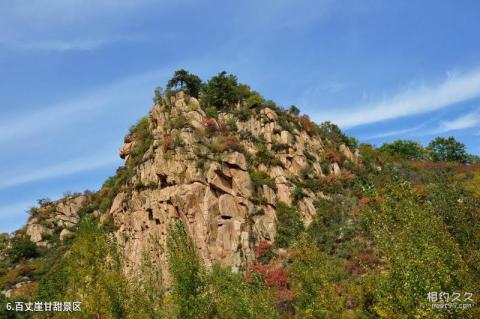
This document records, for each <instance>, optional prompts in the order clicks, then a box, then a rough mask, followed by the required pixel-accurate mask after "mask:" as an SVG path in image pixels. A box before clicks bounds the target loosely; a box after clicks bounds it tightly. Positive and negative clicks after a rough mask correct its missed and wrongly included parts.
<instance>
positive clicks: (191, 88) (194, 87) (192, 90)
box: [167, 69, 202, 98]
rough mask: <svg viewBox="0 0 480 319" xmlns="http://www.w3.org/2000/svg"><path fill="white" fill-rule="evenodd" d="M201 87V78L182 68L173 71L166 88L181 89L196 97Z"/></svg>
mask: <svg viewBox="0 0 480 319" xmlns="http://www.w3.org/2000/svg"><path fill="white" fill-rule="evenodd" d="M201 87H202V80H201V79H200V78H199V77H198V76H196V75H195V74H191V73H189V72H188V71H186V70H184V69H181V70H177V71H175V73H174V74H173V77H172V78H171V79H170V80H169V81H168V83H167V90H182V91H185V93H187V94H188V95H190V96H193V97H196V98H198V95H199V93H200V89H201Z"/></svg>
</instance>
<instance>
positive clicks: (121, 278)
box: [0, 70, 480, 319]
mask: <svg viewBox="0 0 480 319" xmlns="http://www.w3.org/2000/svg"><path fill="white" fill-rule="evenodd" d="M178 90H182V91H184V92H186V93H187V94H189V95H190V96H193V97H198V98H199V99H200V101H201V102H202V107H203V108H204V111H205V113H206V114H207V116H208V119H207V121H206V123H205V125H206V126H207V130H206V133H205V136H202V138H203V140H201V142H199V143H198V149H197V152H198V154H196V155H197V156H198V158H199V160H198V163H197V166H198V167H199V168H201V167H202V165H203V161H206V160H207V159H216V156H217V155H219V154H220V155H221V154H222V153H223V152H230V151H233V150H236V151H240V152H244V153H245V154H246V157H247V161H248V165H249V174H250V177H251V181H252V189H253V196H252V198H251V200H252V201H253V202H254V203H255V204H258V205H263V204H265V201H266V199H265V198H262V189H263V188H264V187H269V188H271V189H275V181H274V180H273V179H272V178H271V177H270V176H269V175H268V174H267V173H266V171H265V170H260V169H258V168H257V167H258V166H260V165H262V166H263V167H267V168H268V167H272V166H281V165H283V164H282V163H281V162H280V161H279V160H278V159H277V157H275V155H274V154H275V152H280V151H283V150H284V147H285V146H284V145H282V144H280V143H277V144H275V143H273V144H272V147H271V149H268V148H267V147H266V142H265V140H263V139H261V138H256V137H253V136H251V135H248V134H246V133H244V134H243V135H240V134H239V133H238V132H237V130H236V129H235V125H236V124H235V122H236V121H246V120H248V118H249V117H250V116H253V114H254V113H255V112H256V111H258V110H259V109H262V108H265V107H269V108H270V109H273V110H275V111H276V112H277V114H278V122H279V124H280V125H281V126H282V129H284V130H287V131H293V130H295V129H298V130H305V131H306V132H307V133H308V134H309V135H311V136H315V137H320V138H321V139H322V140H323V141H324V142H325V153H326V154H325V159H324V160H323V161H322V162H320V163H315V161H316V159H315V157H314V156H312V154H309V153H308V152H306V153H304V155H305V158H306V161H307V164H306V166H305V167H304V168H303V170H302V172H301V174H300V176H299V177H298V178H296V179H292V181H291V182H292V183H293V184H294V185H295V187H294V189H293V191H292V193H291V199H292V205H287V204H285V203H283V202H277V203H275V206H276V212H277V224H276V229H277V237H276V239H275V242H274V243H273V244H272V243H270V242H267V241H259V242H257V241H254V242H253V243H254V249H255V257H256V260H255V261H254V262H252V263H251V264H249V265H248V266H247V269H244V272H242V273H233V272H232V271H231V270H230V269H227V268H224V267H221V266H219V265H215V266H213V268H212V269H210V270H207V269H206V268H205V267H204V265H202V264H201V262H200V259H199V257H198V256H197V253H196V249H195V247H194V245H193V241H192V239H191V238H190V237H189V235H188V232H187V231H186V229H185V228H184V226H183V224H182V223H177V224H175V225H173V226H172V227H171V228H170V230H169V233H168V242H167V246H168V263H169V273H170V275H171V277H172V278H171V279H172V283H171V284H172V285H171V288H170V289H165V288H163V285H162V282H163V280H164V279H163V278H164V274H162V273H161V271H160V270H159V269H158V267H155V266H154V263H153V258H154V256H151V255H150V253H147V252H146V253H145V256H144V263H143V265H142V272H141V274H138V275H137V276H135V278H134V280H131V278H129V276H128V275H126V274H125V273H124V272H123V271H122V269H123V262H124V261H123V259H122V257H121V256H120V254H119V252H118V251H117V246H116V242H115V238H114V236H113V235H112V227H113V226H112V225H111V224H110V223H108V222H104V223H99V222H98V220H96V219H95V218H94V217H93V216H92V214H91V213H92V212H93V211H95V210H100V211H106V210H108V209H109V207H110V206H111V204H112V201H113V198H114V197H115V195H116V194H118V192H119V191H121V190H130V191H131V190H132V189H133V188H144V187H150V186H149V185H138V184H137V185H131V184H129V183H130V179H131V177H132V176H133V175H134V173H135V168H136V166H138V165H139V164H141V163H142V162H143V161H144V160H145V159H146V158H148V156H150V155H151V154H150V153H151V152H149V150H150V148H151V146H152V143H153V137H152V135H151V132H150V129H149V127H150V122H149V119H148V118H143V119H141V120H140V121H139V122H138V124H137V125H135V126H133V127H132V129H131V130H130V132H129V134H128V135H127V137H126V140H129V141H133V140H134V141H136V143H135V147H134V148H133V150H132V152H131V154H130V156H129V158H128V160H127V161H126V165H125V166H123V167H121V168H119V169H118V171H117V173H116V175H115V176H113V177H111V178H110V179H108V180H107V181H106V182H105V183H104V185H103V187H102V188H101V190H100V191H98V192H96V193H95V194H91V198H90V200H89V203H88V204H87V205H86V206H85V207H84V208H83V209H82V212H81V216H82V222H81V223H80V225H79V226H78V228H77V229H76V230H75V236H74V238H72V239H71V240H70V241H67V242H65V243H60V242H59V241H58V239H57V237H56V235H55V236H52V238H51V244H52V247H54V248H55V249H46V248H44V247H40V248H39V247H36V246H35V245H34V244H33V243H31V242H30V241H29V240H27V239H25V237H23V236H22V234H21V233H19V234H17V235H18V236H17V237H15V238H14V239H9V238H8V236H0V287H1V288H4V287H7V286H12V285H14V284H15V283H17V282H18V280H19V279H20V278H21V277H23V276H29V277H30V278H31V279H33V280H34V281H35V283H34V284H32V285H30V286H26V287H25V289H24V290H25V291H24V294H23V295H22V296H18V297H15V298H14V300H19V299H18V298H25V300H77V299H79V298H81V300H82V302H83V303H82V309H83V310H84V311H83V312H82V313H79V314H76V315H77V316H78V317H79V318H92V317H93V318H171V319H174V318H182V319H183V318H187V319H190V318H191V319H197V318H198V319H203V318H206V319H208V318H212V319H213V318H215V319H216V318H228V319H230V318H231V319H234V318H252V319H253V318H299V319H300V318H301V319H304V318H312V319H313V318H339V319H343V318H347V319H348V318H385V319H391V318H393V319H395V318H434V319H435V318H439V319H440V318H472V319H473V318H480V310H479V307H478V305H477V304H476V303H477V302H478V293H479V292H480V191H479V190H480V165H479V164H478V158H477V157H476V156H472V155H468V154H467V152H466V149H465V146H464V145H463V144H462V143H460V142H458V141H456V140H455V139H454V138H453V137H449V138H441V137H439V138H437V139H435V140H434V141H432V142H431V143H430V144H429V145H428V146H427V147H424V146H422V145H421V144H420V143H418V142H415V141H406V140H398V141H394V142H392V143H385V144H383V145H382V146H381V147H378V148H375V147H374V146H372V145H368V144H361V145H358V141H357V140H355V139H354V138H351V137H349V136H347V135H345V134H344V133H343V132H342V131H341V130H340V129H339V128H338V126H336V125H335V124H332V123H330V122H325V123H322V124H320V125H317V124H315V123H313V122H312V121H310V120H309V118H308V117H307V116H306V115H300V110H299V109H298V108H297V107H296V106H291V107H290V108H289V109H284V108H281V107H279V106H277V105H276V104H275V103H274V102H272V101H268V100H265V99H264V98H263V97H262V96H261V95H260V94H258V93H257V92H255V91H252V90H251V89H250V88H249V87H248V86H246V85H244V84H241V83H239V82H238V80H237V78H236V77H235V76H233V75H230V74H227V73H226V72H221V73H220V74H218V75H216V76H214V77H212V78H211V79H210V80H209V81H207V82H206V83H204V82H202V81H201V79H200V78H198V77H197V76H195V75H193V74H190V73H188V72H187V71H185V70H179V71H177V72H175V74H174V77H173V78H172V79H171V80H170V81H169V83H168V85H167V90H166V92H163V91H162V90H161V89H157V90H156V91H155V97H154V101H155V102H156V103H164V100H165V98H167V97H168V95H169V94H174V93H175V92H176V91H178ZM221 112H229V113H231V114H233V116H234V118H233V121H231V122H229V123H221V122H220V121H219V120H218V118H219V113H221ZM167 125H168V128H169V129H171V130H177V129H179V128H182V127H184V126H186V125H188V121H187V119H186V118H182V117H181V116H177V117H175V118H174V119H173V120H172V121H170V122H169V123H167ZM239 138H241V139H246V140H249V141H250V142H252V145H254V146H255V148H256V150H257V152H256V153H255V154H250V153H248V152H246V151H245V150H244V149H242V147H240V146H239V145H238V144H239V143H238V139H239ZM340 144H345V145H347V146H349V147H350V148H357V147H358V149H359V150H360V154H361V160H360V162H359V163H357V164H354V163H352V162H351V161H349V160H348V159H346V158H345V156H344V155H343V154H341V153H340V152H339V149H338V146H339V145H340ZM175 145H176V146H179V145H181V141H178V139H176V137H175V136H169V137H168V139H167V138H165V140H164V144H163V147H164V148H165V150H167V151H168V152H173V151H174V150H175ZM331 162H336V163H340V164H341V166H342V167H341V168H342V171H343V172H344V173H343V175H342V177H338V176H335V175H327V176H323V177H319V176H314V175H312V169H311V167H312V165H314V164H319V165H321V166H322V168H324V167H325V169H324V171H325V172H328V167H329V165H330V163H331ZM153 186H156V185H153ZM308 192H314V193H320V192H322V195H323V196H318V198H317V200H316V202H315V209H316V215H315V217H314V219H313V221H312V222H311V223H310V224H309V225H304V224H303V222H302V216H301V211H300V210H299V206H298V205H297V204H298V203H299V202H300V201H301V200H302V199H303V198H304V197H305V196H306V194H307V193H308ZM41 204H42V205H47V206H48V205H49V202H48V201H46V202H42V203H41ZM32 214H33V215H34V216H36V217H38V218H41V214H40V211H39V210H33V212H32ZM35 214H36V215H35ZM151 245H152V247H153V249H152V251H155V248H156V247H157V246H156V245H158V243H156V242H155V240H152V243H151ZM157 248H158V247H157ZM36 282H38V284H37V283H36ZM431 292H438V293H439V292H447V293H449V294H450V297H451V296H452V295H453V293H454V292H460V293H461V294H462V296H463V294H464V293H469V292H470V293H473V301H472V302H471V304H472V307H471V308H466V309H459V308H457V309H453V308H449V309H434V308H433V307H432V301H431V300H429V299H428V298H427V296H428V294H429V293H431ZM0 298H3V297H0ZM9 301H11V300H6V299H5V298H3V299H0V303H1V305H0V306H1V307H2V308H0V318H15V317H22V315H21V314H17V315H15V314H14V313H12V312H7V311H5V307H4V306H3V304H4V303H6V302H9ZM26 317H28V315H27V316H26ZM40 317H42V316H40ZM55 317H56V318H62V314H57V315H56V316H55Z"/></svg>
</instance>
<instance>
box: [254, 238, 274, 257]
mask: <svg viewBox="0 0 480 319" xmlns="http://www.w3.org/2000/svg"><path fill="white" fill-rule="evenodd" d="M271 252H272V243H270V242H269V241H266V240H262V241H260V242H259V243H258V245H257V247H255V258H257V259H260V258H263V257H265V256H266V255H268V254H269V253H271Z"/></svg>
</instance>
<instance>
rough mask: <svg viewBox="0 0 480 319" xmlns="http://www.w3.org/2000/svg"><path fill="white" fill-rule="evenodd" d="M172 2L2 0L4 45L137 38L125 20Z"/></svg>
mask: <svg viewBox="0 0 480 319" xmlns="http://www.w3.org/2000/svg"><path fill="white" fill-rule="evenodd" d="M184 1H186V0H183V1H182V2H184ZM169 5H171V3H169V2H168V1H164V0H161V1H155V0H136V1H114V0H49V1H43V0H28V1H27V0H16V1H0V12H1V19H0V47H3V48H8V49H10V50H32V51H55V52H65V51H72V50H93V49H95V48H99V47H102V46H104V45H107V44H111V43H116V42H121V41H132V40H135V41H137V40H138V39H139V38H140V39H141V38H142V37H139V35H134V34H131V32H130V29H126V28H124V22H125V20H126V19H133V18H134V17H135V16H136V15H137V14H138V13H139V12H142V10H146V9H152V8H155V9H162V8H167V7H168V6H169ZM122 25H123V28H122Z"/></svg>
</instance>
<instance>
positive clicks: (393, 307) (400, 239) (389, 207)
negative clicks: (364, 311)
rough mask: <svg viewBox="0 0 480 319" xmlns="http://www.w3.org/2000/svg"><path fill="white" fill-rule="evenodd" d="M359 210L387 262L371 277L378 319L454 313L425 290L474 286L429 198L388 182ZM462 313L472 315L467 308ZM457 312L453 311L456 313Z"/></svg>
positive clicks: (451, 314) (451, 316)
mask: <svg viewBox="0 0 480 319" xmlns="http://www.w3.org/2000/svg"><path fill="white" fill-rule="evenodd" d="M379 195H380V196H378V197H377V200H375V201H371V202H370V203H369V206H368V208H367V209H365V210H364V211H363V212H362V216H363V218H364V220H363V223H364V225H365V226H366V228H367V230H368V231H369V232H370V233H371V235H372V237H371V238H373V239H374V240H375V242H376V243H377V244H378V245H379V247H380V248H381V249H382V251H383V252H384V254H385V258H386V260H387V261H388V266H387V267H386V268H385V269H386V270H385V271H383V272H382V273H381V274H378V276H376V279H375V284H374V286H375V289H374V292H373V296H372V297H371V299H373V302H372V304H373V305H372V307H371V310H372V311H373V312H374V313H375V314H376V315H377V316H378V317H380V318H389V319H390V318H391V319H395V318H459V317H458V316H455V315H454V313H455V312H456V310H454V309H450V310H445V311H444V312H438V311H436V310H435V309H432V306H431V303H430V301H429V300H428V299H427V294H428V293H429V292H435V291H437V292H438V291H446V292H452V291H471V290H475V289H474V288H473V286H472V280H471V279H469V277H468V273H467V272H466V264H465V262H464V259H463V257H462V252H461V251H460V247H459V245H458V244H457V242H456V241H455V238H453V236H452V235H451V234H450V233H449V232H448V230H447V228H446V227H445V224H444V222H443V220H442V218H441V217H439V216H437V215H436V214H435V212H434V208H433V207H432V204H431V203H430V202H422V201H421V200H420V199H419V197H418V196H417V195H416V193H415V192H413V191H412V189H411V186H410V184H409V183H407V182H403V181H398V182H392V183H389V184H387V185H386V186H385V187H384V188H383V189H382V190H381V193H380V194H379ZM460 311H462V313H461V315H462V318H477V317H476V316H474V315H472V313H471V312H470V310H468V311H464V310H460ZM457 314H458V313H457Z"/></svg>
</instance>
